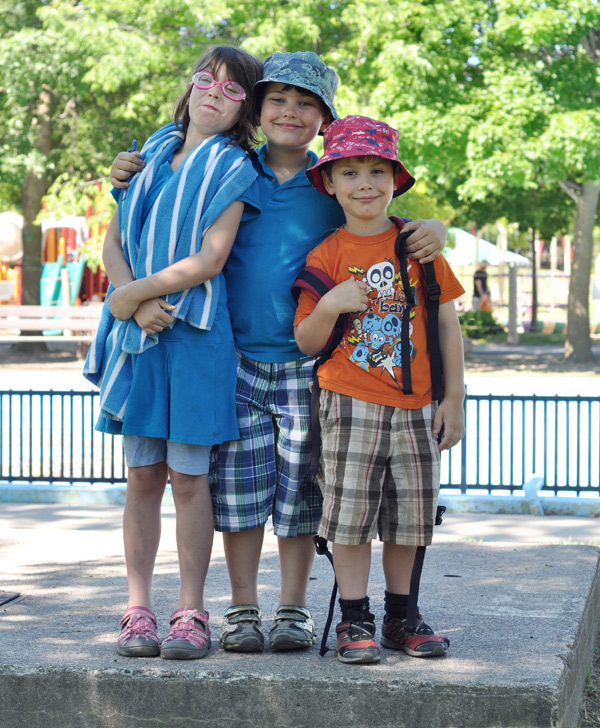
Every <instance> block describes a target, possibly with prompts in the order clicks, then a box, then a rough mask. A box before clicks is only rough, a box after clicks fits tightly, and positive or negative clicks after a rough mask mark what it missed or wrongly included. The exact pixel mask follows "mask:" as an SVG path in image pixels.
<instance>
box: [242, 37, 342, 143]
mask: <svg viewBox="0 0 600 728" xmlns="http://www.w3.org/2000/svg"><path fill="white" fill-rule="evenodd" d="M273 82H275V83H282V84H285V85H286V86H295V87H296V88H301V89H305V90H307V91H310V92H312V93H313V94H315V95H316V96H318V97H319V98H320V99H321V101H322V102H323V103H324V104H325V106H326V107H327V109H328V110H329V113H330V114H331V120H332V121H333V120H334V119H339V115H338V113H337V111H336V110H335V106H334V105H333V97H334V96H335V92H336V90H337V86H338V76H337V73H336V72H335V71H334V69H333V68H331V66H327V65H325V64H324V63H323V61H322V60H321V59H320V58H319V56H318V55H317V54H316V53H312V51H298V52H297V53H273V54H272V55H270V56H269V57H268V58H267V60H266V61H265V63H264V67H263V77H262V79H261V80H260V81H258V82H257V83H255V84H254V88H255V90H256V92H257V94H259V97H260V100H261V101H262V98H263V97H262V94H264V91H265V88H266V84H269V83H273ZM320 133H322V132H320Z"/></svg>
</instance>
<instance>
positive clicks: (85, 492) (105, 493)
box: [0, 481, 600, 518]
mask: <svg viewBox="0 0 600 728" xmlns="http://www.w3.org/2000/svg"><path fill="white" fill-rule="evenodd" d="M125 491H126V485H125V483H117V484H114V485H113V484H109V483H100V484H99V483H72V484H60V485H58V484H56V485H53V484H49V483H7V482H2V481H0V503H63V504H69V505H79V506H91V505H120V506H122V505H124V503H125ZM440 503H443V504H444V505H445V506H446V507H447V509H448V512H449V513H504V514H513V515H514V514H525V515H530V514H533V515H548V516H592V517H595V518H600V498H585V497H581V498H573V497H569V498H566V497H562V496H544V495H542V496H539V495H530V497H524V496H516V495H504V496H488V495H470V494H466V495H457V494H455V493H447V492H444V491H443V490H442V492H441V493H440ZM165 504H168V505H173V496H172V495H171V489H170V487H168V486H167V490H166V493H165Z"/></svg>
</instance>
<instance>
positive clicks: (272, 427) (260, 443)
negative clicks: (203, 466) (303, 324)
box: [210, 354, 322, 538]
mask: <svg viewBox="0 0 600 728" xmlns="http://www.w3.org/2000/svg"><path fill="white" fill-rule="evenodd" d="M312 368H313V361H312V359H311V360H301V361H293V362H283V363H268V362H267V363H265V362H258V361H254V360H253V359H248V358H247V357H245V356H243V355H240V354H238V376H237V390H236V408H237V418H238V426H239V429H240V436H241V439H240V440H232V441H231V442H225V443H223V444H222V445H220V446H217V447H214V448H213V450H212V454H211V469H210V470H211V474H210V482H211V493H212V498H213V508H214V514H215V527H216V529H217V530H218V531H227V532H237V531H247V530H250V529H253V528H258V527H259V526H263V525H264V524H265V523H266V522H267V520H268V519H269V516H272V517H273V528H274V531H275V534H276V535H277V536H280V537H282V538H293V537H295V536H307V535H311V534H313V533H316V530H317V526H318V524H319V520H320V518H321V511H322V497H321V492H320V489H319V487H318V485H317V484H316V482H315V479H314V478H310V477H305V472H306V468H307V466H308V462H309V460H310V450H311V438H310V391H309V384H310V382H311V380H312Z"/></svg>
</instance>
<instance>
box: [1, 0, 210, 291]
mask: <svg viewBox="0 0 600 728" xmlns="http://www.w3.org/2000/svg"><path fill="white" fill-rule="evenodd" d="M0 29H1V30H2V34H1V37H2V40H1V41H0V65H1V66H2V69H3V79H2V83H1V86H0V122H1V123H0V128H1V129H2V131H1V132H0V177H1V178H2V180H3V183H2V188H1V189H0V194H2V197H3V198H4V200H5V201H6V202H9V203H12V204H13V205H15V206H17V207H20V209H21V211H22V214H23V218H24V227H23V247H24V257H23V302H24V303H36V302H39V280H40V266H41V228H40V225H39V223H38V220H37V219H38V215H39V213H40V211H41V209H42V199H43V197H44V195H45V194H46V193H47V191H48V189H49V188H50V186H51V185H52V184H53V183H54V182H55V181H56V180H57V179H60V180H61V181H64V179H65V177H67V178H69V177H70V178H73V179H74V180H79V183H80V184H81V183H82V182H83V181H84V180H86V178H87V177H88V176H89V175H90V174H91V175H92V177H96V176H97V174H98V172H101V173H102V172H106V171H107V165H108V164H109V163H110V161H111V160H112V159H113V157H114V155H115V154H116V153H117V152H118V151H119V150H120V149H122V148H123V147H124V146H125V145H129V143H130V141H131V139H132V137H133V136H134V135H141V136H142V138H143V137H145V136H147V135H148V134H149V133H150V132H151V131H152V130H153V129H154V128H155V127H156V125H157V120H161V121H163V120H166V119H167V118H168V114H169V112H170V108H171V104H172V102H173V100H174V99H175V97H176V96H177V94H178V90H182V89H178V86H179V85H180V80H181V78H182V75H183V71H184V70H187V67H188V66H189V64H190V63H191V57H192V56H194V55H196V54H197V53H198V52H199V51H198V48H199V45H200V44H201V43H199V42H198V43H192V42H191V41H190V38H191V37H192V36H193V37H195V38H196V41H198V40H199V39H201V40H202V42H204V43H206V42H207V41H206V38H205V36H204V35H202V34H201V32H200V28H199V25H198V17H197V14H196V13H194V12H193V11H192V10H191V9H190V7H189V4H188V3H187V2H184V1H183V0H172V1H171V2H169V3H168V4H167V3H163V2H158V1H156V0H154V2H150V3H147V2H146V3H142V2H141V1H139V0H135V1H133V2H128V3H125V4H123V3H120V2H116V1H115V0H101V1H100V0H90V1H89V2H87V3H86V4H85V5H83V4H79V3H74V2H70V1H67V0H53V1H52V2H32V1H31V0H25V1H22V2H16V3H15V2H12V3H10V2H7V1H6V0H2V2H1V4H0ZM157 79H161V81H160V83H157Z"/></svg>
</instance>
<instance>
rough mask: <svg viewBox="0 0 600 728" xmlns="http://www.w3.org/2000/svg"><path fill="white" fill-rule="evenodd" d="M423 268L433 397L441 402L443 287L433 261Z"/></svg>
mask: <svg viewBox="0 0 600 728" xmlns="http://www.w3.org/2000/svg"><path fill="white" fill-rule="evenodd" d="M423 269H424V271H425V291H426V293H427V299H426V301H425V309H426V311H427V346H428V347H429V367H430V370H431V389H432V399H433V400H434V401H437V402H439V401H440V400H441V399H442V354H441V352H440V331H439V323H438V314H439V309H440V293H441V292H442V289H441V288H440V284H439V283H438V282H437V280H436V277H435V268H434V265H433V262H430V263H425V264H424V265H423Z"/></svg>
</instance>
